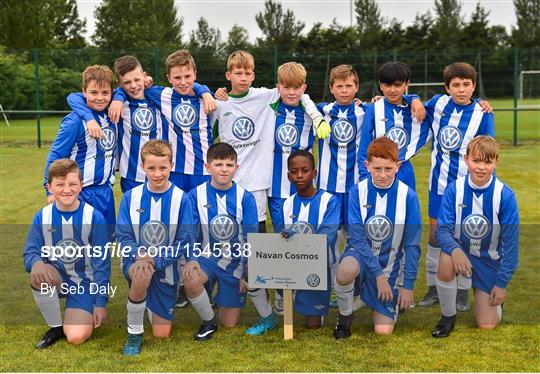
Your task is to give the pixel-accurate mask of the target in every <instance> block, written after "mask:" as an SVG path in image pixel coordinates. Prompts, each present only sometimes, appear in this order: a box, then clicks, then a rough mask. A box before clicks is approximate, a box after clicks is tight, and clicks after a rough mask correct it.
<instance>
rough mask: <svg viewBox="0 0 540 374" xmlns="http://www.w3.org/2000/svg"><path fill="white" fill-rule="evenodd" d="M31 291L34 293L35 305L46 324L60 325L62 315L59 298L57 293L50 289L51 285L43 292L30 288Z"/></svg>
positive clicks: (51, 325) (50, 325)
mask: <svg viewBox="0 0 540 374" xmlns="http://www.w3.org/2000/svg"><path fill="white" fill-rule="evenodd" d="M32 293H33V294H34V300H36V304H37V307H38V309H39V311H40V312H41V315H42V316H43V318H44V319H45V323H47V326H49V327H58V326H62V315H61V314H60V300H59V299H58V293H57V292H56V291H52V290H51V287H49V288H48V289H47V292H45V293H42V292H41V291H38V290H36V289H34V288H32Z"/></svg>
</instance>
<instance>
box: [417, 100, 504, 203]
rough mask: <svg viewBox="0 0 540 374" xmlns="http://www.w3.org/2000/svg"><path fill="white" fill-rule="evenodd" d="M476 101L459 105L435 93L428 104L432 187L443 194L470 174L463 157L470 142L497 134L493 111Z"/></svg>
mask: <svg viewBox="0 0 540 374" xmlns="http://www.w3.org/2000/svg"><path fill="white" fill-rule="evenodd" d="M478 101H479V100H474V101H473V102H472V103H471V104H469V105H466V106H463V105H458V104H456V103H455V102H454V100H452V98H451V97H450V96H448V95H435V96H434V97H433V98H431V100H429V101H428V102H427V104H426V119H428V118H429V121H430V126H431V131H432V133H433V140H432V150H431V170H430V173H429V190H430V191H431V192H434V193H436V194H438V195H443V194H444V190H445V189H446V186H448V184H449V183H451V182H453V181H455V180H456V179H457V178H459V177H462V176H464V175H466V174H467V165H466V164H465V161H464V159H463V156H464V155H465V154H466V153H467V145H469V142H470V141H471V140H472V139H473V138H474V137H475V136H478V135H489V136H491V137H495V124H494V122H493V114H492V113H484V112H482V109H481V108H480V105H479V104H478Z"/></svg>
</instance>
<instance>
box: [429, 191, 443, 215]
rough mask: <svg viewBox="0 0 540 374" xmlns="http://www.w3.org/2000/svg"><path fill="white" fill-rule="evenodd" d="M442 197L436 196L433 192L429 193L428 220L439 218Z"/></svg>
mask: <svg viewBox="0 0 540 374" xmlns="http://www.w3.org/2000/svg"><path fill="white" fill-rule="evenodd" d="M442 197H443V195H437V194H436V193H435V192H431V191H429V204H428V215H429V218H435V219H437V217H439V209H440V208H441V202H442Z"/></svg>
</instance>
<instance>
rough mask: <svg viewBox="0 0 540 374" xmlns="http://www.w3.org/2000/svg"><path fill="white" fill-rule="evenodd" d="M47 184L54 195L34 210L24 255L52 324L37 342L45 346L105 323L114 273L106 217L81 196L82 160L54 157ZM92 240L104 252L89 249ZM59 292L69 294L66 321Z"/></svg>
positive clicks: (83, 336)
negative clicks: (44, 204) (42, 205)
mask: <svg viewBox="0 0 540 374" xmlns="http://www.w3.org/2000/svg"><path fill="white" fill-rule="evenodd" d="M46 186H47V190H48V192H49V193H50V194H51V196H52V197H53V198H54V200H53V202H52V203H51V204H49V205H47V206H46V207H45V208H43V209H41V210H40V211H39V212H38V213H37V214H36V215H35V216H34V220H33V222H32V226H31V227H30V231H29V233H28V239H27V241H26V245H25V249H24V255H23V257H24V267H25V269H26V271H27V272H29V273H30V275H31V285H32V292H33V294H34V299H35V300H36V304H37V306H38V308H39V310H40V312H41V314H42V315H43V317H44V318H45V322H46V323H47V325H49V327H50V329H49V330H48V331H47V333H46V334H45V335H44V336H43V338H42V339H41V340H40V341H39V342H38V343H37V344H36V348H40V349H41V348H46V347H48V346H50V345H52V344H54V343H55V342H57V341H58V340H60V339H62V338H64V337H66V338H67V340H68V342H70V343H72V344H81V343H83V342H85V341H86V340H87V339H88V338H89V337H90V335H92V331H93V329H94V328H97V327H99V326H101V324H102V322H103V320H104V319H105V317H106V316H107V309H106V306H107V301H108V295H107V293H106V292H102V291H103V290H109V287H108V286H109V278H110V275H111V263H110V257H109V254H108V245H107V242H108V237H107V229H106V225H105V219H104V218H103V216H102V215H101V213H100V212H98V211H97V210H96V209H94V208H93V207H92V206H90V205H89V204H87V203H84V202H82V201H80V200H79V194H80V193H81V190H82V188H83V185H82V174H81V170H80V169H79V167H78V166H77V163H76V162H75V161H73V160H70V159H60V160H56V161H54V162H53V163H51V165H50V166H49V168H48V179H47V184H46ZM87 245H88V246H90V247H91V248H93V250H101V253H96V252H93V251H92V252H88V251H86V248H85V247H86V246H87ZM67 290H76V291H74V292H66V291H67ZM59 295H60V297H66V310H65V313H64V321H63V322H62V316H61V314H60V301H59ZM62 324H63V326H62Z"/></svg>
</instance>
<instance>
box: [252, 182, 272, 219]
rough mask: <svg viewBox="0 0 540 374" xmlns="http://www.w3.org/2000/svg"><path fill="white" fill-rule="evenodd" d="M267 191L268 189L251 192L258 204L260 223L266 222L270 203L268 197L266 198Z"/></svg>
mask: <svg viewBox="0 0 540 374" xmlns="http://www.w3.org/2000/svg"><path fill="white" fill-rule="evenodd" d="M267 191H268V190H267V189H264V190H257V191H249V192H251V193H252V194H253V196H254V197H255V202H256V203H257V217H258V219H259V222H261V221H266V204H267V201H268V197H267V196H266V193H267Z"/></svg>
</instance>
